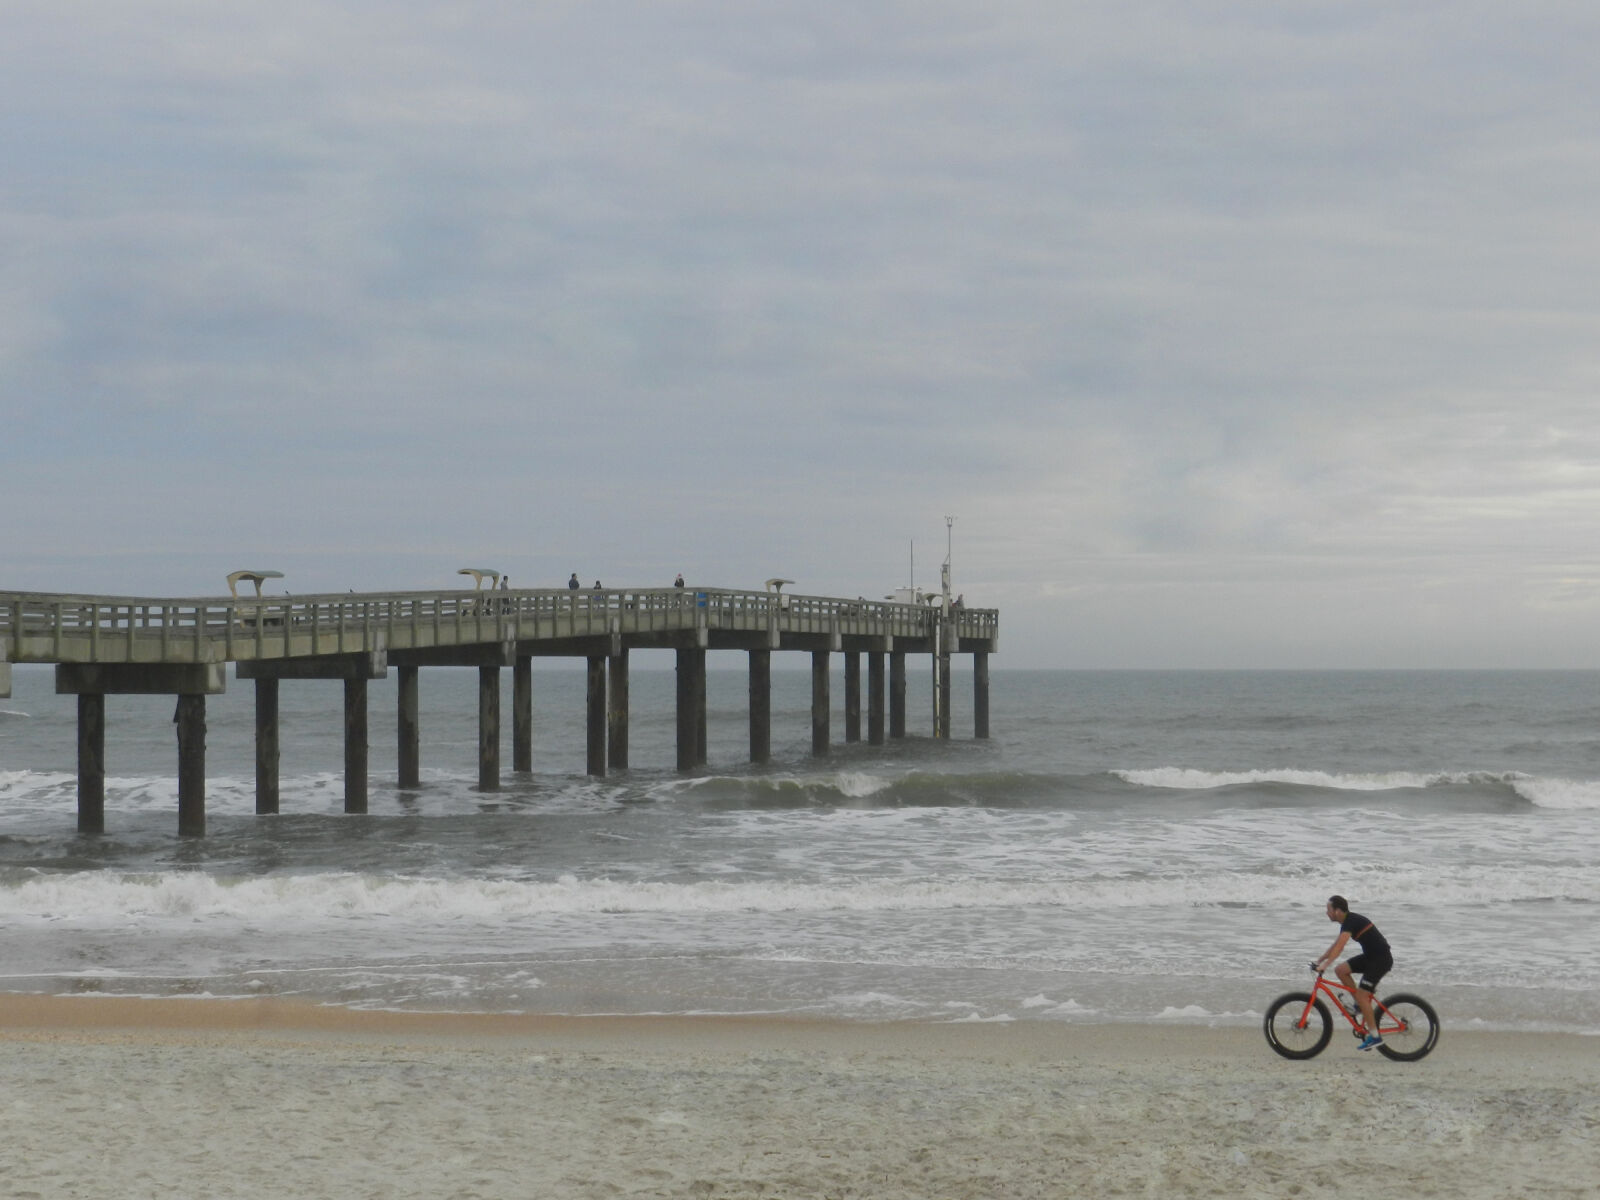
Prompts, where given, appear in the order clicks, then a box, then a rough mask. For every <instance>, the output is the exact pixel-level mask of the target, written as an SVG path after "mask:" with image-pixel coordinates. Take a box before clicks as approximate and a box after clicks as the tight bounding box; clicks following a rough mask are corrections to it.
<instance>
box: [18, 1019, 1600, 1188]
mask: <svg viewBox="0 0 1600 1200" xmlns="http://www.w3.org/2000/svg"><path fill="white" fill-rule="evenodd" d="M0 1044H3V1046H4V1053H5V1056H6V1061H7V1069H6V1072H5V1075H4V1080H5V1082H4V1084H3V1085H0V1108H3V1110H4V1111H5V1114H6V1117H7V1132H8V1139H7V1142H6V1144H5V1145H4V1146H0V1170H4V1171H5V1173H6V1177H7V1179H8V1183H10V1185H11V1186H12V1188H13V1193H12V1194H14V1195H18V1196H28V1195H35V1196H40V1197H44V1196H54V1195H72V1196H75V1197H79V1198H88V1200H97V1198H99V1197H106V1198H108V1200H109V1198H110V1197H124V1196H151V1197H156V1196H160V1197H163V1198H170V1197H172V1196H180V1197H187V1196H196V1197H199V1196H247V1195H248V1196H255V1195H260V1194H262V1193H263V1191H264V1190H271V1191H274V1192H276V1193H278V1194H285V1195H294V1196H297V1197H320V1196H327V1197H330V1198H331V1197H345V1196H350V1195H384V1196H404V1197H409V1196H416V1197H423V1196H427V1197H462V1198H466V1197H480V1198H482V1197H494V1198H498V1197H506V1198H507V1200H510V1198H512V1197H525V1196H529V1195H544V1196H554V1197H563V1198H564V1197H580V1198H588V1197H597V1198H598V1197H609V1196H621V1195H640V1196H701V1197H749V1196H780V1197H788V1196H824V1195H826V1196H836V1197H859V1198H862V1200H865V1198H869V1197H870V1198H872V1200H925V1198H929V1197H972V1198H974V1200H976V1198H978V1197H984V1198H986V1200H987V1198H989V1197H993V1196H997V1195H1004V1196H1007V1197H1008V1198H1010V1197H1019V1198H1027V1197H1040V1198H1041V1200H1042V1198H1045V1197H1059V1196H1065V1195H1073V1196H1108V1195H1115V1194H1118V1193H1139V1194H1146V1193H1155V1194H1165V1195H1197V1194H1210V1193H1217V1194H1223V1193H1225V1194H1229V1195H1232V1196H1243V1197H1250V1198H1255V1197H1260V1198H1263V1200H1264V1198H1266V1197H1280V1196H1285V1195H1296V1196H1302V1197H1308V1196H1309V1197H1320V1196H1329V1197H1331V1196H1335V1195H1341V1194H1347V1193H1348V1188H1349V1187H1350V1185H1351V1180H1352V1179H1359V1178H1363V1177H1365V1178H1381V1179H1384V1180H1385V1183H1386V1188H1387V1190H1393V1191H1398V1192H1399V1193H1400V1194H1406V1195H1429V1194H1436V1195H1449V1196H1452V1197H1468V1198H1474V1200H1476V1198H1480V1197H1481V1198H1483V1200H1488V1198H1489V1197H1500V1196H1504V1195H1508V1194H1514V1195H1538V1196H1554V1197H1573V1198H1577V1197H1583V1196H1589V1195H1591V1194H1592V1186H1593V1182H1592V1181H1593V1180H1594V1178H1596V1177H1597V1176H1600V1096H1597V1094H1596V1091H1595V1089H1594V1087H1593V1080H1594V1079H1595V1078H1596V1077H1600V1070H1597V1068H1600V1039H1597V1038H1593V1037H1585V1036H1583V1035H1577V1034H1547V1033H1489V1032H1476V1031H1474V1032H1464V1033H1453V1032H1452V1031H1451V1030H1450V1029H1449V1028H1446V1029H1445V1031H1444V1035H1443V1037H1442V1039H1441V1041H1440V1044H1439V1047H1438V1048H1437V1049H1436V1050H1435V1051H1434V1053H1433V1054H1432V1055H1430V1056H1429V1057H1428V1058H1427V1059H1424V1060H1423V1061H1422V1062H1420V1063H1415V1064H1407V1063H1394V1062H1390V1061H1388V1060H1387V1059H1382V1058H1380V1057H1379V1056H1377V1055H1371V1054H1362V1053H1359V1052H1357V1051H1356V1050H1355V1048H1354V1046H1353V1044H1349V1039H1336V1040H1335V1042H1334V1043H1333V1044H1332V1045H1331V1046H1330V1047H1329V1048H1328V1050H1327V1051H1325V1052H1324V1053H1323V1054H1322V1055H1321V1056H1320V1057H1318V1058H1316V1059H1313V1060H1310V1061H1308V1062H1290V1061H1288V1060H1285V1059H1281V1058H1279V1057H1278V1056H1277V1055H1275V1054H1273V1053H1272V1052H1271V1050H1270V1049H1269V1048H1268V1047H1267V1046H1266V1043H1265V1041H1264V1040H1263V1038H1262V1037H1261V1034H1260V1031H1259V1029H1256V1028H1239V1027H1205V1026H1168V1025H1161V1026H1154V1025H1131V1024H1126V1025H1116V1024H1105V1025H1078V1024H1065V1023H1048V1022H1010V1023H1004V1024H995V1023H970V1022H955V1023H941V1024H933V1023H917V1022H894V1023H882V1024H869V1023H854V1022H843V1021H827V1020H814V1019H791V1018H782V1017H767V1016H761V1017H744V1016H740V1017H720V1016H719V1017H698V1016H688V1017H683V1016H660V1017H655V1016H644V1017H640V1016H594V1017H587V1016H548V1015H536V1014H529V1015H521V1014H478V1013H425V1012H394V1011H368V1010H355V1009H345V1008H338V1007H334V1006H327V1005H319V1004H315V1003H311V1002H306V1001H297V1000H287V1001H286V1000H283V999H278V998H271V997H263V998H259V999H250V1000H242V1001H236V1000H215V999H211V998H199V997H197V998H194V999H164V998H163V999H145V998H128V997H101V996H47V995H42V994H4V995H0ZM113 1163H114V1164H116V1166H115V1169H114V1170H111V1169H108V1168H107V1166H106V1164H113Z"/></svg>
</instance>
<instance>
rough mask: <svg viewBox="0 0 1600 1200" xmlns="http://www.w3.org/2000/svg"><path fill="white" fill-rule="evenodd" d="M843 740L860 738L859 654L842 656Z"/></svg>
mask: <svg viewBox="0 0 1600 1200" xmlns="http://www.w3.org/2000/svg"><path fill="white" fill-rule="evenodd" d="M844 740H845V741H847V742H859V741H860V740H861V655H859V654H857V653H855V652H854V651H851V652H850V653H848V654H846V655H845V656H844Z"/></svg>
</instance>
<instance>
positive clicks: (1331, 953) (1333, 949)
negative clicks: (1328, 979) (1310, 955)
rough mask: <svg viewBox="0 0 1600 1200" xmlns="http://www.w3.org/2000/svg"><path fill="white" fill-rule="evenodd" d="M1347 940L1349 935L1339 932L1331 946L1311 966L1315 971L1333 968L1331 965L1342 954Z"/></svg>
mask: <svg viewBox="0 0 1600 1200" xmlns="http://www.w3.org/2000/svg"><path fill="white" fill-rule="evenodd" d="M1349 940H1350V935H1349V933H1347V932H1344V931H1341V932H1340V934H1339V936H1338V937H1336V938H1335V939H1334V940H1333V945H1331V946H1329V947H1328V948H1327V949H1326V950H1325V951H1323V953H1322V954H1321V955H1320V956H1318V958H1317V961H1316V962H1315V963H1314V964H1313V965H1314V966H1315V967H1316V968H1317V970H1319V971H1326V970H1327V969H1328V968H1329V967H1331V966H1333V964H1334V963H1335V962H1336V961H1337V960H1338V958H1339V955H1340V954H1341V953H1342V952H1343V950H1344V947H1345V943H1346V942H1348V941H1349Z"/></svg>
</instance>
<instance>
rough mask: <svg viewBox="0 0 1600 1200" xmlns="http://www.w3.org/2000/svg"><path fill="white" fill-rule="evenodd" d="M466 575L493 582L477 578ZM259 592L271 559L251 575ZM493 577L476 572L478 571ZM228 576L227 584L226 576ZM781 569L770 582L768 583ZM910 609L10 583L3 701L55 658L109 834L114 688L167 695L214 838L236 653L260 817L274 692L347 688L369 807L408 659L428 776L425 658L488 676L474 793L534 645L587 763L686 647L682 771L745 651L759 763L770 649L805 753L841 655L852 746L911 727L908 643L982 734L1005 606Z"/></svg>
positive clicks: (817, 599) (410, 697)
mask: <svg viewBox="0 0 1600 1200" xmlns="http://www.w3.org/2000/svg"><path fill="white" fill-rule="evenodd" d="M464 573H466V574H472V575H482V574H491V575H492V572H487V573H480V572H476V571H471V570H469V571H466V572H464ZM237 575H238V576H243V577H244V578H246V579H255V581H256V583H257V587H258V588H259V586H260V580H261V578H264V577H275V573H273V572H254V573H252V572H239V573H237ZM480 581H481V580H480ZM233 582H236V579H235V580H232V581H230V583H233ZM774 582H778V581H774ZM935 599H936V602H935V603H921V604H912V603H898V602H891V601H870V600H864V599H860V598H857V599H841V598H836V597H824V596H802V595H795V594H792V593H788V592H783V591H782V590H781V587H780V588H779V589H777V590H771V589H769V590H767V591H740V590H732V589H708V588H692V589H690V588H677V587H674V588H654V589H635V588H627V589H614V588H608V589H598V588H597V589H593V590H572V589H567V588H560V589H545V588H535V589H527V588H523V589H507V588H489V589H482V588H476V589H473V590H467V589H459V590H452V591H432V592H375V593H357V592H346V593H335V594H329V595H315V596H257V597H248V596H236V595H235V596H226V597H222V598H211V599H194V598H189V599H148V598H135V597H119V596H74V595H49V594H40V593H31V592H4V591H0V696H4V695H8V694H9V692H10V682H11V675H10V671H11V666H10V664H12V663H50V664H54V665H55V672H56V692H57V693H58V694H61V695H74V696H76V697H77V698H78V829H79V831H80V832H83V833H101V832H104V830H105V775H106V769H105V720H106V717H105V712H106V709H105V698H106V696H108V695H130V694H141V695H151V694H155V695H170V696H172V697H173V698H174V712H173V722H174V726H175V729H176V732H177V742H178V832H179V834H180V835H185V836H198V835H203V834H204V833H205V819H206V818H205V729H206V724H205V714H206V697H207V696H214V695H219V694H221V693H223V692H224V691H226V690H227V682H228V674H229V672H228V665H229V664H230V663H232V664H234V674H235V676H236V678H238V679H239V680H251V681H252V682H253V683H254V685H255V702H256V739H255V747H256V812H257V813H262V814H267V813H275V812H277V811H278V801H279V797H278V772H279V737H278V685H279V682H280V681H281V680H285V679H290V680H324V681H328V682H335V681H336V682H339V683H340V684H341V685H342V687H343V690H344V725H345V762H344V788H345V792H344V810H345V811H346V812H347V813H364V812H366V811H367V790H368V773H369V764H368V750H369V741H368V729H367V717H368V712H367V683H368V681H369V680H372V679H380V678H384V677H386V676H387V673H388V671H389V670H390V669H391V668H393V669H394V670H395V671H396V672H397V684H398V688H397V691H398V706H397V707H398V712H397V713H396V722H395V730H396V743H397V745H396V771H397V779H398V784H399V786H400V787H402V788H407V787H416V786H418V783H419V771H420V766H421V755H420V745H421V740H420V733H421V731H420V721H419V716H418V714H419V705H418V696H419V694H420V687H421V682H420V671H421V668H423V667H467V668H476V669H477V671H478V764H477V765H478V787H479V788H480V790H483V791H494V790H496V789H497V788H498V787H499V786H500V774H501V762H500V747H501V712H500V674H499V673H500V671H501V670H503V669H506V668H509V669H510V670H511V671H512V701H511V725H512V763H511V769H512V770H513V771H515V772H528V771H531V770H532V768H533V671H532V663H533V660H534V659H535V658H541V657H543V658H550V657H569V658H582V659H585V660H586V663H587V671H588V688H587V734H588V737H587V770H588V772H589V773H590V774H591V775H604V774H606V772H607V771H608V770H626V769H627V768H628V765H629V761H628V722H629V707H628V655H629V652H630V651H632V650H644V649H648V650H671V651H674V652H675V654H676V664H677V689H676V710H677V711H676V716H677V769H678V770H680V771H692V770H694V769H696V768H697V767H700V766H702V765H704V764H705V762H706V653H707V651H709V650H739V651H744V652H745V653H746V654H747V655H748V657H749V674H750V691H749V724H750V731H749V737H750V761H752V762H757V763H760V762H766V761H767V760H768V758H769V756H770V754H771V746H772V728H771V724H772V722H771V670H772V655H773V653H774V652H778V653H784V652H791V653H801V654H809V655H810V656H811V749H812V753H813V754H814V755H826V754H827V753H828V752H829V746H830V740H831V730H832V723H833V721H832V703H833V700H832V697H831V696H830V694H829V693H830V690H831V679H832V671H831V668H832V656H833V655H835V654H841V655H843V656H844V659H843V662H844V692H845V694H844V697H843V703H844V715H845V720H844V727H845V740H846V741H859V740H860V739H861V713H862V702H861V700H862V698H861V656H862V655H865V656H866V658H867V704H866V713H867V722H866V724H867V741H868V742H869V743H870V744H872V745H882V744H883V742H884V739H885V737H889V738H902V737H905V736H906V656H907V655H908V654H909V655H928V656H929V658H930V665H931V668H932V672H933V680H934V686H933V712H932V714H931V717H932V732H933V735H934V736H935V737H940V738H948V737H950V736H952V730H951V728H950V725H951V721H950V713H951V704H950V699H951V697H950V688H951V675H950V659H951V656H953V655H957V654H970V655H971V656H972V665H973V672H972V679H973V698H972V699H973V704H972V709H973V736H974V737H978V738H986V737H988V736H989V665H988V664H989V655H990V654H992V653H994V652H995V650H996V648H997V645H998V637H999V613H998V612H997V611H996V610H994V609H968V608H964V607H962V606H960V605H952V604H950V603H949V601H948V598H945V599H943V600H942V601H939V600H938V599H937V598H935Z"/></svg>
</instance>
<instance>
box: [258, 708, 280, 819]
mask: <svg viewBox="0 0 1600 1200" xmlns="http://www.w3.org/2000/svg"><path fill="white" fill-rule="evenodd" d="M279 760H280V755H279V744H278V681H277V680H276V679H257V680H256V813H257V815H259V816H264V815H266V814H269V813H275V812H277V811H278V768H279Z"/></svg>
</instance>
